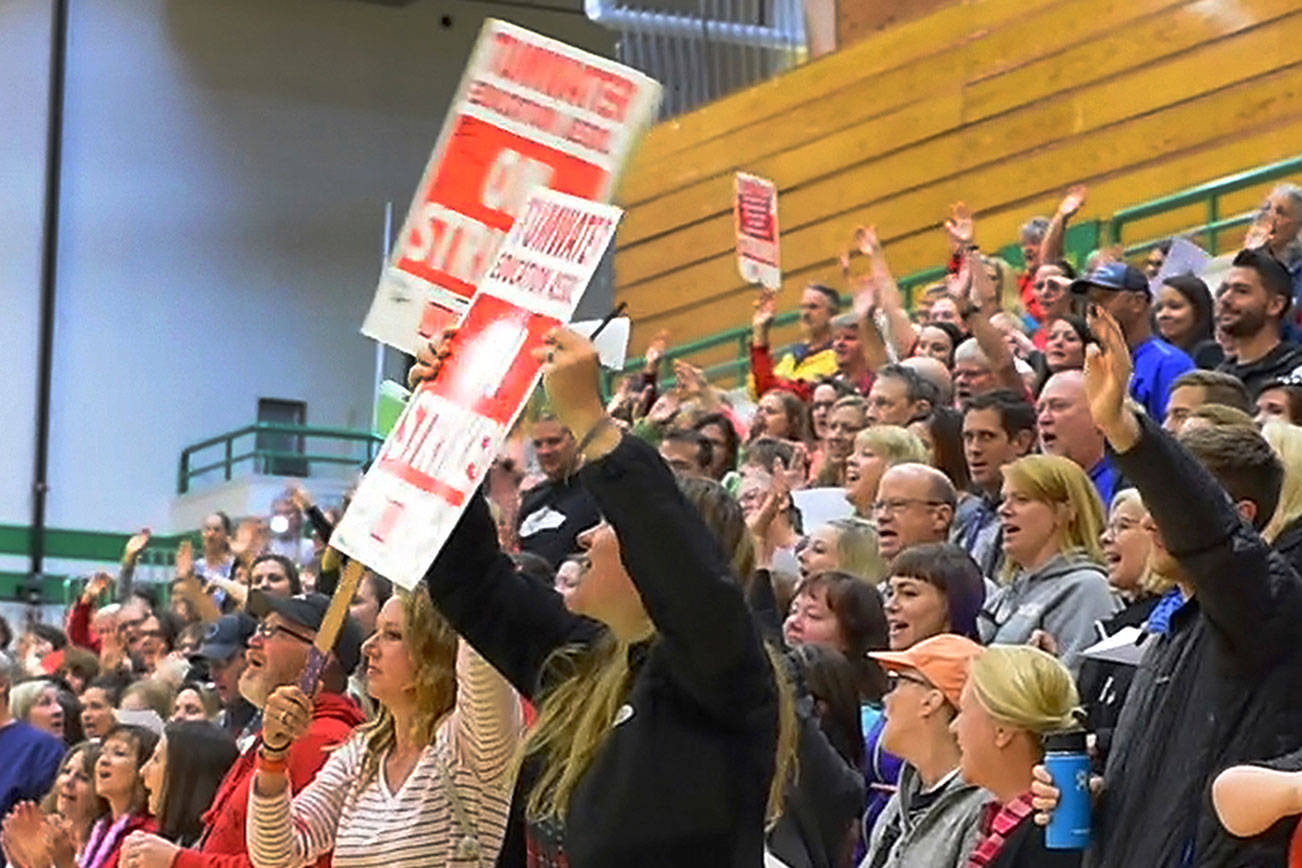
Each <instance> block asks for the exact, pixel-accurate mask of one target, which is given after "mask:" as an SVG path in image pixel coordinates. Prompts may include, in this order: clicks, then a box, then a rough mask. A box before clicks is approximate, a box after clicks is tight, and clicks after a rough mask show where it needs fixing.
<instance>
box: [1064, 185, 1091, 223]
mask: <svg viewBox="0 0 1302 868" xmlns="http://www.w3.org/2000/svg"><path fill="white" fill-rule="evenodd" d="M1088 192H1089V189H1088V188H1087V187H1086V186H1085V185H1084V184H1074V185H1072V186H1071V187H1068V188H1067V195H1066V196H1063V197H1062V202H1060V203H1059V204H1058V214H1059V216H1061V217H1062V218H1063V219H1068V218H1071V217H1075V216H1076V213H1077V212H1078V211H1080V209H1081V207H1082V206H1083V205H1084V204H1085V196H1086V194H1087V193H1088Z"/></svg>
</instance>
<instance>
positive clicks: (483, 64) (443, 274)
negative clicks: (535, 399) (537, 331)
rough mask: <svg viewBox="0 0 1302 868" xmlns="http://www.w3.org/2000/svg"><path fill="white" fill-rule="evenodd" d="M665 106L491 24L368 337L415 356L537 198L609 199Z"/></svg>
mask: <svg viewBox="0 0 1302 868" xmlns="http://www.w3.org/2000/svg"><path fill="white" fill-rule="evenodd" d="M659 102H660V85H659V84H657V83H656V82H655V81H654V80H653V79H650V78H648V77H646V76H645V75H643V74H642V73H640V72H637V71H636V70H633V69H629V68H628V67H626V66H621V65H620V64H618V63H615V62H613V61H610V60H606V59H605V58H602V57H597V56H596V55H593V54H588V53H587V52H584V51H580V50H579V49H577V48H572V47H570V46H568V45H565V44H564V43H562V42H557V41H556V40H554V39H548V38H547V37H545V36H539V35H538V34H536V33H532V32H530V31H528V30H524V29H522V28H520V27H516V26H515V25H512V24H507V23H506V22H503V21H495V20H492V19H490V20H488V21H486V22H485V23H484V29H483V30H482V31H481V32H480V35H479V40H478V42H477V43H476V44H475V49H474V52H473V53H472V54H471V57H470V63H469V65H468V66H467V67H466V71H465V74H464V75H463V77H462V80H461V85H460V87H459V88H458V91H457V95H456V97H455V98H454V99H453V102H452V107H451V109H450V110H449V112H448V117H447V119H446V121H445V122H444V124H443V131H442V133H441V134H440V135H439V140H438V144H437V145H435V147H434V152H433V154H431V155H430V159H429V162H428V163H427V164H426V166H425V173H424V175H423V176H422V178H421V181H420V186H419V187H418V188H417V190H416V197H415V199H414V200H413V201H412V204H411V209H410V210H409V211H408V212H407V218H406V221H405V222H404V223H403V227H402V231H401V232H400V233H399V235H398V238H397V240H396V241H395V242H394V247H393V250H392V251H391V252H390V254H389V260H388V264H387V265H386V267H385V270H384V274H383V275H382V276H381V278H380V285H379V287H378V288H377V289H376V292H375V299H374V301H373V302H372V303H371V309H370V312H369V313H368V314H367V315H366V321H365V322H364V323H363V324H362V332H363V333H364V334H366V335H368V336H369V337H372V338H375V339H376V340H378V341H383V342H384V343H386V344H389V345H390V346H394V347H397V348H398V349H400V350H403V351H405V352H408V353H412V354H415V353H416V352H417V351H418V350H419V349H420V348H421V347H423V346H424V345H425V344H426V343H427V342H428V341H429V340H430V339H431V338H433V337H435V336H436V335H438V334H441V333H442V331H443V329H444V328H446V327H447V326H449V325H453V324H455V323H456V321H457V320H458V319H460V317H461V315H462V314H463V313H464V312H465V310H466V307H467V305H469V303H470V300H471V299H472V298H473V297H474V295H475V290H476V289H477V287H478V286H479V284H480V280H481V278H482V277H483V274H484V270H485V269H486V268H487V267H488V265H489V263H491V262H492V261H493V258H494V256H495V255H496V254H497V248H498V247H499V246H500V245H501V243H502V239H503V238H505V237H506V233H507V232H508V231H509V230H510V228H511V224H512V222H513V221H514V220H515V218H516V216H517V215H518V214H519V213H520V208H521V207H522V206H523V204H524V202H525V199H526V198H527V197H528V195H529V192H530V191H531V190H533V189H534V188H535V187H540V186H541V187H549V188H551V189H553V190H559V191H561V192H563V193H569V194H571V195H574V196H580V197H582V198H584V199H590V200H593V201H597V202H605V201H607V200H609V198H610V196H611V193H612V191H613V190H614V186H615V182H616V180H617V176H618V173H619V170H620V168H621V167H622V166H623V165H624V163H625V161H626V160H627V159H628V156H629V153H630V151H631V150H632V147H633V145H634V144H635V142H636V141H637V137H638V135H639V134H640V132H641V130H642V128H643V127H645V126H646V125H647V124H648V123H650V122H651V120H652V118H653V117H654V115H655V111H656V107H657V106H658V105H659Z"/></svg>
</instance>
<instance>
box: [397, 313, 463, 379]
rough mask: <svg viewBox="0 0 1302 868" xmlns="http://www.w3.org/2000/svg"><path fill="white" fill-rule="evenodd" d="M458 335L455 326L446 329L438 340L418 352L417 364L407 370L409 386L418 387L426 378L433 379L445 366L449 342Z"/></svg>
mask: <svg viewBox="0 0 1302 868" xmlns="http://www.w3.org/2000/svg"><path fill="white" fill-rule="evenodd" d="M456 335H457V330H456V329H455V328H450V329H444V330H443V334H442V336H441V337H439V338H438V339H437V340H433V341H430V342H429V343H428V344H426V345H425V346H424V347H423V348H422V349H421V351H420V352H419V353H417V354H416V364H414V365H412V366H411V370H410V371H408V372H407V388H409V389H413V390H414V389H416V387H418V386H419V385H420V384H421V383H423V382H425V381H426V380H432V379H434V377H436V376H437V375H438V372H439V371H440V370H441V369H442V367H443V360H444V359H446V358H447V357H448V353H449V352H450V350H449V349H448V342H449V341H451V340H452V339H453V338H454V337H456Z"/></svg>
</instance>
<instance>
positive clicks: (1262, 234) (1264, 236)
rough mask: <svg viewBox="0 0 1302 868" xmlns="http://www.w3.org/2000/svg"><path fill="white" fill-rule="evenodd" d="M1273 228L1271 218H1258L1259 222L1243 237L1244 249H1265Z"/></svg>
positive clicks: (1249, 228) (1250, 227)
mask: <svg viewBox="0 0 1302 868" xmlns="http://www.w3.org/2000/svg"><path fill="white" fill-rule="evenodd" d="M1270 235H1271V226H1270V220H1269V218H1265V219H1262V218H1260V217H1259V218H1257V221H1256V222H1255V223H1253V224H1252V225H1251V226H1249V227H1248V231H1247V234H1245V235H1244V236H1243V247H1244V249H1249V248H1256V247H1264V246H1266V242H1268V241H1270Z"/></svg>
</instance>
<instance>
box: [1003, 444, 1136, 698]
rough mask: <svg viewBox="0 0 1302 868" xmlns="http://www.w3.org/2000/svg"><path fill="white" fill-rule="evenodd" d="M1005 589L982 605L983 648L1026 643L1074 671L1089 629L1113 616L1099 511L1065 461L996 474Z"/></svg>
mask: <svg viewBox="0 0 1302 868" xmlns="http://www.w3.org/2000/svg"><path fill="white" fill-rule="evenodd" d="M999 519H1000V522H1001V523H1002V525H1003V549H1004V560H1005V567H1004V569H1005V576H1004V578H1005V585H1004V587H1002V588H1000V590H999V591H998V592H996V593H995V594H994V595H993V596H992V598H991V599H989V600H987V601H986V608H985V610H984V611H983V612H982V613H981V619H980V621H979V626H980V630H981V638H982V640H984V641H985V643H986V644H1000V645H1021V644H1024V643H1026V642H1028V641H1031V640H1032V639H1033V638H1034V639H1035V640H1036V641H1037V642H1043V643H1045V644H1046V645H1047V646H1048V647H1050V648H1051V649H1053V650H1055V651H1056V653H1058V654H1059V655H1060V656H1061V657H1062V661H1063V663H1065V664H1066V665H1067V668H1068V669H1070V670H1071V671H1073V672H1075V671H1076V669H1077V668H1079V655H1080V652H1081V651H1083V650H1084V649H1085V648H1086V647H1088V646H1090V645H1092V644H1094V643H1095V642H1096V641H1097V640H1098V630H1097V629H1096V628H1095V623H1096V622H1097V621H1099V620H1102V619H1104V618H1109V617H1111V616H1112V615H1113V614H1115V613H1116V611H1117V610H1118V609H1120V608H1121V606H1120V602H1119V601H1118V600H1117V598H1116V596H1115V595H1114V594H1113V593H1112V589H1111V587H1110V586H1109V585H1108V580H1107V576H1106V573H1105V572H1104V569H1103V565H1102V564H1103V553H1102V551H1101V550H1100V548H1099V536H1100V534H1101V533H1102V531H1103V505H1102V504H1101V503H1100V502H1099V495H1098V492H1097V491H1096V489H1095V488H1094V484H1093V483H1092V482H1090V479H1089V477H1088V476H1086V475H1085V471H1083V470H1081V469H1080V467H1079V466H1078V465H1077V464H1076V463H1075V462H1073V461H1071V460H1069V459H1067V458H1062V457H1059V456H1056V455H1028V456H1026V457H1025V458H1019V459H1018V460H1017V461H1014V462H1013V463H1012V464H1009V465H1008V466H1007V467H1005V468H1004V485H1003V502H1002V503H1001V504H1000V506H999Z"/></svg>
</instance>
